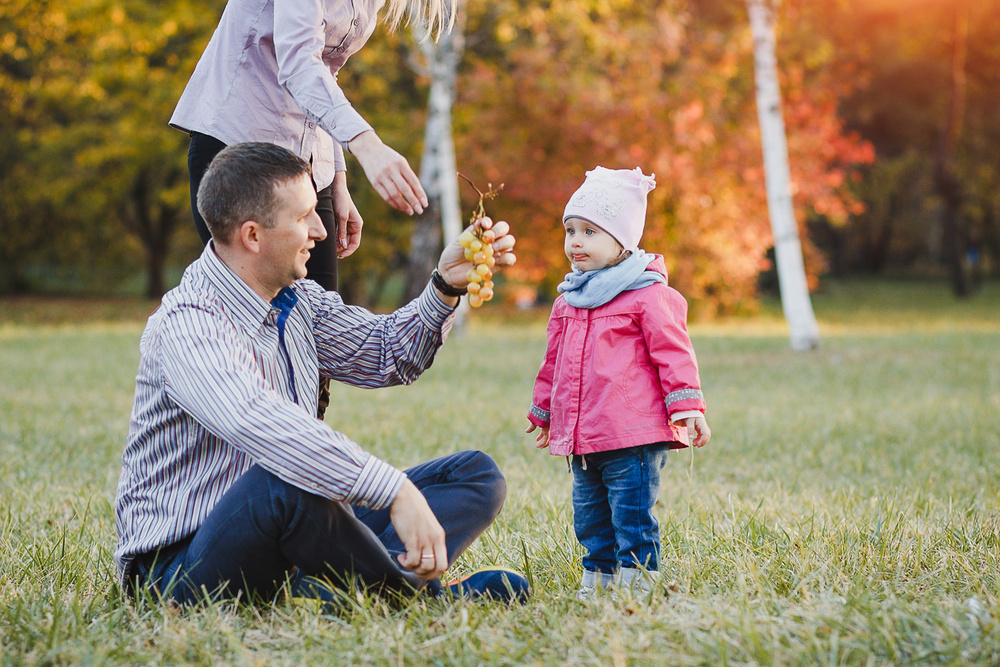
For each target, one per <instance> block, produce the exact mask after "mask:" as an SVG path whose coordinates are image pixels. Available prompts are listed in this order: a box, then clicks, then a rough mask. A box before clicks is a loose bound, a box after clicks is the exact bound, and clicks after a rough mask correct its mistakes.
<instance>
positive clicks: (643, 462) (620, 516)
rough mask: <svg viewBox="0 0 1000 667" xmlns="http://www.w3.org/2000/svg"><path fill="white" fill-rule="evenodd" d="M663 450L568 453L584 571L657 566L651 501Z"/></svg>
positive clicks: (654, 447) (657, 536) (655, 524)
mask: <svg viewBox="0 0 1000 667" xmlns="http://www.w3.org/2000/svg"><path fill="white" fill-rule="evenodd" d="M667 451H668V447H667V445H666V444H662V443H657V444H654V445H644V446H641V447H629V448H627V449H616V450H613V451H610V452H599V453H596V454H587V455H586V456H574V457H573V526H574V528H575V529H576V539H578V540H579V541H580V544H582V545H583V547H584V548H585V549H586V550H587V554H586V555H585V556H584V557H583V569H584V570H590V571H593V572H604V573H612V572H615V571H616V570H617V569H619V568H621V567H629V568H636V567H640V566H641V567H644V568H647V569H649V570H657V569H659V565H660V525H659V523H658V522H657V521H656V517H655V516H654V515H653V505H654V504H656V498H657V496H658V495H659V492H660V471H661V470H662V469H663V466H664V464H665V463H666V461H667ZM584 466H586V468H584Z"/></svg>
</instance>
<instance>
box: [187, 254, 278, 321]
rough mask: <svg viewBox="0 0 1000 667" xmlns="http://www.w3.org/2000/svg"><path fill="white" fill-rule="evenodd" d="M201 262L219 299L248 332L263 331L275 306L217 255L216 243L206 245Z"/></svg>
mask: <svg viewBox="0 0 1000 667" xmlns="http://www.w3.org/2000/svg"><path fill="white" fill-rule="evenodd" d="M201 261H202V266H203V267H204V268H205V276H206V277H207V278H208V281H209V282H210V283H211V284H212V285H213V286H214V287H215V288H216V290H218V292H219V297H220V298H221V299H222V301H223V303H224V304H225V305H226V306H227V308H228V309H229V312H230V313H232V315H233V317H234V318H235V319H236V320H237V321H238V322H239V323H240V324H241V325H242V326H243V327H244V328H245V329H247V330H248V331H257V330H258V329H260V327H261V325H262V324H263V323H264V322H265V321H266V320H267V317H268V314H269V313H270V312H271V310H272V309H273V306H272V305H271V304H270V303H268V302H267V301H265V300H264V299H263V298H262V297H261V296H260V295H259V294H257V292H255V291H253V289H251V288H250V286H249V285H247V284H246V283H245V282H244V281H243V279H242V278H240V277H239V276H238V275H236V273H235V272H234V271H233V270H232V269H231V268H229V266H228V265H227V264H226V263H225V262H223V261H222V258H220V257H219V255H218V254H216V252H215V242H214V241H209V242H208V244H207V245H206V246H205V250H204V251H203V252H202V254H201ZM286 289H288V288H286Z"/></svg>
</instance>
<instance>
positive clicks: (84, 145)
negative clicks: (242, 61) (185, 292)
mask: <svg viewBox="0 0 1000 667" xmlns="http://www.w3.org/2000/svg"><path fill="white" fill-rule="evenodd" d="M214 18H215V14H214V12H211V11H210V10H209V9H207V8H206V7H205V5H203V4H197V3H189V2H187V1H186V0H175V1H172V2H163V3H156V4H149V3H145V2H138V1H135V2H109V1H107V0H75V1H74V2H72V3H53V2H46V1H44V0H43V1H41V2H24V3H18V2H7V3H5V4H4V6H3V20H4V22H5V24H7V25H8V26H9V27H10V28H11V30H10V31H8V32H5V34H4V37H3V40H4V45H3V46H4V54H5V58H4V64H5V69H6V70H8V71H10V70H13V71H15V72H16V73H17V75H18V76H17V78H14V77H12V79H11V80H10V81H8V85H9V86H10V87H11V88H13V89H14V91H13V92H14V96H15V97H16V99H18V100H20V101H19V102H17V103H15V104H17V106H16V107H15V106H14V104H11V101H10V98H8V102H7V106H8V107H14V110H15V111H16V112H18V113H17V114H15V115H12V118H14V119H16V122H18V123H19V124H20V131H19V133H18V134H17V135H16V137H15V139H14V143H15V146H16V148H17V149H18V153H17V154H16V155H15V156H14V160H13V161H12V165H11V167H12V168H11V170H10V171H9V172H6V173H5V175H4V179H5V180H6V179H8V178H10V179H11V182H10V183H9V185H11V186H14V187H16V188H18V189H17V191H16V192H15V194H13V195H11V199H13V200H14V203H15V206H14V207H13V210H14V212H13V215H15V216H17V218H16V219H10V220H6V221H5V222H9V223H10V224H11V228H17V230H18V231H19V233H18V237H19V238H23V239H30V240H31V243H30V246H31V248H32V251H31V252H29V253H27V255H26V256H24V257H22V259H21V260H20V261H19V262H17V263H15V265H14V266H13V269H12V270H13V272H14V273H15V275H13V276H8V278H7V282H8V285H11V284H13V285H15V286H16V284H17V283H18V282H19V281H22V280H23V275H22V276H21V277H19V276H18V275H17V272H20V271H23V268H24V266H26V265H28V264H29V263H30V262H34V263H36V264H38V263H41V264H42V265H43V266H44V265H48V266H56V267H62V268H63V269H67V268H68V269H72V270H75V271H76V272H78V273H79V274H80V276H81V278H82V279H83V280H91V281H94V282H97V283H101V282H102V279H103V281H104V282H113V281H115V280H120V279H122V278H123V277H124V276H125V275H127V274H128V273H129V272H130V271H132V270H134V269H135V268H136V267H137V266H144V267H145V268H146V270H147V279H146V289H145V291H146V294H147V296H150V297H158V296H159V295H160V294H162V293H163V291H164V289H165V287H166V283H165V278H164V268H165V265H166V262H167V258H168V256H169V255H170V251H171V248H172V240H173V236H174V231H175V230H176V229H178V227H180V226H181V223H184V222H187V221H189V220H190V212H189V204H188V199H187V198H188V189H187V169H186V166H185V155H186V152H185V146H186V140H185V137H184V135H183V134H182V133H180V132H178V131H176V130H172V129H170V128H169V127H167V125H166V120H165V119H166V118H169V114H170V111H171V110H172V109H173V105H174V103H175V102H176V96H177V93H178V91H179V90H180V88H181V87H182V86H183V84H184V82H185V81H186V80H187V74H188V73H189V72H190V70H191V68H192V67H193V59H195V58H197V56H198V55H199V54H200V52H201V49H202V47H203V46H204V42H205V40H207V37H208V34H209V33H210V30H206V27H205V26H206V25H209V24H210V23H211V22H212V21H214ZM4 190H7V188H6V187H5V188H4ZM25 209H27V210H28V211H29V212H30V213H29V215H27V216H25V215H23V213H22V212H23V211H24V210H25ZM39 213H41V215H39ZM43 216H44V219H45V220H46V222H47V224H46V225H45V226H42V227H39V226H36V225H37V223H38V222H39V220H40V219H42V218H43ZM185 227H186V225H185ZM189 231H190V230H189ZM190 236H193V235H190ZM190 236H189V238H190ZM140 253H143V254H144V255H145V257H144V258H143V259H139V260H138V261H137V259H136V255H138V254H140ZM95 274H97V275H95Z"/></svg>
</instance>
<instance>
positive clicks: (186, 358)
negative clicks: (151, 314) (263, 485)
mask: <svg viewBox="0 0 1000 667" xmlns="http://www.w3.org/2000/svg"><path fill="white" fill-rule="evenodd" d="M161 335H162V339H161V345H160V347H159V353H160V359H159V366H160V368H161V369H162V373H163V381H164V387H165V391H166V394H167V396H168V397H169V398H170V399H171V400H172V401H174V402H176V403H177V405H178V406H179V407H180V408H181V409H182V410H184V411H185V412H186V413H187V414H188V415H190V416H191V417H192V418H193V419H195V420H196V421H197V422H199V423H200V424H201V425H202V426H203V427H204V428H205V429H206V430H207V431H208V432H210V433H211V434H212V435H214V436H216V437H218V438H219V439H221V440H223V441H225V442H227V443H229V444H231V445H232V446H233V447H236V448H237V449H239V450H241V451H243V452H245V453H246V454H248V455H249V456H250V457H252V458H253V459H254V461H255V462H257V463H258V464H259V465H261V466H262V467H264V468H265V469H267V470H269V471H270V472H272V473H274V474H275V475H277V476H278V477H280V478H281V479H283V480H285V481H287V482H289V483H291V484H294V485H295V486H298V487H299V488H302V489H305V490H308V491H312V492H314V493H317V494H319V495H322V496H325V497H327V498H330V499H332V500H341V501H344V502H347V503H352V504H359V505H362V506H366V507H372V508H375V509H381V508H385V507H388V505H389V504H391V502H392V500H393V499H394V498H395V497H396V493H397V492H398V491H399V487H400V486H401V485H402V483H403V480H404V478H405V476H404V474H403V472H402V471H400V470H397V469H396V468H394V467H393V466H391V465H389V464H388V463H386V462H385V461H382V460H380V459H378V458H377V457H375V456H372V455H371V454H368V453H367V452H365V451H364V450H362V449H361V447H359V446H358V445H357V444H356V443H354V442H353V441H351V440H350V439H349V438H347V437H346V436H345V435H344V434H342V433H338V432H336V431H333V430H332V429H331V428H330V427H329V426H327V425H326V424H325V423H324V422H322V421H320V420H318V419H316V418H315V416H314V415H312V414H310V413H308V412H307V411H306V410H305V408H303V407H301V406H299V405H297V404H295V403H293V402H292V401H290V400H288V399H287V398H285V397H284V396H282V395H280V394H279V393H278V392H276V391H274V390H273V389H272V388H271V387H269V386H268V385H267V384H266V382H265V381H264V379H263V378H262V377H261V374H260V371H259V368H258V366H257V364H256V361H255V358H254V352H253V350H252V349H251V347H250V345H249V343H247V342H246V341H245V340H244V339H243V338H241V336H240V335H238V333H237V330H236V327H235V325H234V324H233V323H232V322H230V321H229V320H228V319H227V318H226V317H225V316H224V315H222V314H221V313H219V312H215V311H213V310H212V309H210V308H206V307H204V305H200V304H188V305H184V304H181V305H180V306H179V307H174V308H172V309H171V311H170V312H169V313H166V314H165V315H164V317H163V321H162V331H161Z"/></svg>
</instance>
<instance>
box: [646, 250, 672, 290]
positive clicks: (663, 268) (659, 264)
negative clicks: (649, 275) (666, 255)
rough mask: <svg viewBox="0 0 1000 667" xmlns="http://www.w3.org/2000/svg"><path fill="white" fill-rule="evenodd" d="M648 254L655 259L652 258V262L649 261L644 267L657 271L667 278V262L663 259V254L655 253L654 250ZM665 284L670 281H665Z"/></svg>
mask: <svg viewBox="0 0 1000 667" xmlns="http://www.w3.org/2000/svg"><path fill="white" fill-rule="evenodd" d="M649 254H650V255H652V256H653V257H655V258H656V259H654V260H653V261H652V262H650V263H649V266H647V267H646V270H647V271H656V272H657V273H659V274H660V275H662V276H663V279H664V280H667V264H666V262H664V261H663V255H660V254H657V253H655V252H651V253H649ZM667 284H668V285H669V284H670V281H667Z"/></svg>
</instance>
